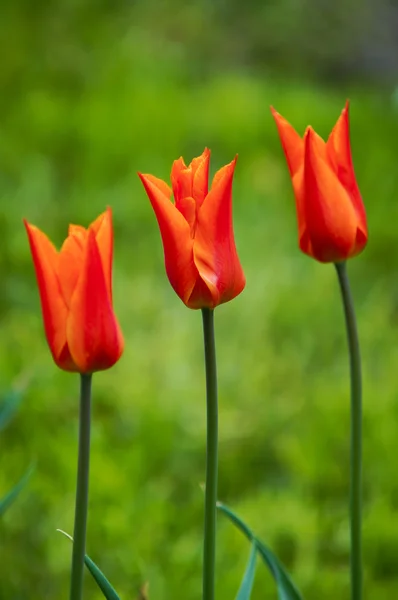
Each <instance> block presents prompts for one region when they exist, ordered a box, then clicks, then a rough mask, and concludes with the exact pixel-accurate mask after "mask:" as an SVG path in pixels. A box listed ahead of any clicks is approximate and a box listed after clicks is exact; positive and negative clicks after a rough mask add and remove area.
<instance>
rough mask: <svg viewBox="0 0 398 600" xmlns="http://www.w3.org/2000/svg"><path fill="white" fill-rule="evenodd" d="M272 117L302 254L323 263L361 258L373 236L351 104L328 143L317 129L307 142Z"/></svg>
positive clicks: (280, 119)
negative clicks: (353, 141)
mask: <svg viewBox="0 0 398 600" xmlns="http://www.w3.org/2000/svg"><path fill="white" fill-rule="evenodd" d="M271 111H272V115H273V117H274V119H275V122H276V125H277V127H278V132H279V137H280V139H281V142H282V147H283V151H284V153H285V156H286V160H287V164H288V167H289V171H290V177H291V179H292V183H293V189H294V194H295V198H296V209H297V221H298V230H299V245H300V248H301V250H302V251H303V252H305V254H308V255H309V256H312V257H313V258H315V259H316V260H319V261H320V262H341V261H344V260H346V259H347V258H351V257H352V256H355V255H356V254H359V253H360V252H361V251H362V250H363V249H364V247H365V245H366V242H367V239H368V230H367V224H366V213H365V208H364V205H363V202H362V198H361V194H360V192H359V188H358V185H357V182H356V179H355V174H354V167H353V164H352V157H351V148H350V133H349V120H348V102H347V104H346V106H345V108H344V110H343V111H342V113H341V115H340V117H339V119H338V121H337V123H336V125H335V126H334V129H333V131H332V133H331V134H330V136H329V139H328V141H327V142H326V143H325V142H324V141H323V140H322V138H320V137H319V135H317V134H316V133H315V131H314V130H313V129H312V127H307V129H306V132H305V135H304V138H301V137H300V136H299V134H298V133H297V132H296V131H295V130H294V129H293V127H292V126H291V125H290V124H289V123H288V122H287V121H286V120H285V119H284V118H283V117H281V115H280V114H278V113H277V112H276V111H275V110H274V109H273V108H271Z"/></svg>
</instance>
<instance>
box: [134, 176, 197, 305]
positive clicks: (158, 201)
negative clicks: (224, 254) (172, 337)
mask: <svg viewBox="0 0 398 600" xmlns="http://www.w3.org/2000/svg"><path fill="white" fill-rule="evenodd" d="M138 175H139V177H140V179H141V181H142V183H143V185H144V188H145V191H146V193H147V195H148V198H149V200H150V202H151V204H152V207H153V210H154V212H155V215H156V218H157V221H158V224H159V229H160V233H161V236H162V241H163V250H164V259H165V266H166V273H167V276H168V278H169V280H170V283H171V285H172V287H173V289H174V290H175V292H176V293H177V294H178V296H179V297H180V298H181V300H182V301H183V302H184V303H185V304H186V303H187V302H188V300H189V297H190V295H191V293H192V290H193V289H194V286H195V283H196V280H197V278H198V271H197V268H196V266H195V263H194V258H193V238H192V237H191V229H190V226H189V224H188V223H187V221H186V219H185V218H184V217H183V215H182V214H181V212H180V211H179V210H178V209H177V208H176V206H175V205H174V204H173V203H172V202H171V201H170V199H169V197H168V196H167V195H166V194H165V193H164V191H163V189H162V187H161V186H159V185H158V183H157V180H156V178H154V177H152V176H150V175H142V174H140V173H139V174H138Z"/></svg>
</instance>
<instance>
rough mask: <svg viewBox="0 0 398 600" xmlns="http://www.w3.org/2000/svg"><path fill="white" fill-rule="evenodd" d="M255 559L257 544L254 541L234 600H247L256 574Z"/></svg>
mask: <svg viewBox="0 0 398 600" xmlns="http://www.w3.org/2000/svg"><path fill="white" fill-rule="evenodd" d="M256 558H257V544H256V542H255V541H253V542H252V547H251V550H250V556H249V560H248V563H247V565H246V570H245V573H244V575H243V579H242V583H241V584H240V588H239V591H238V594H237V596H236V600H249V599H250V596H251V593H252V589H253V583H254V576H255V574H256Z"/></svg>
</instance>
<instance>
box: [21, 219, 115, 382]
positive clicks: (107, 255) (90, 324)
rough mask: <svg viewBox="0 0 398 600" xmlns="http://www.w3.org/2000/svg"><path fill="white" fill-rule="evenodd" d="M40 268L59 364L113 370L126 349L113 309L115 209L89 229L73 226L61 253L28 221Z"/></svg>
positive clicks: (50, 337) (42, 296)
mask: <svg viewBox="0 0 398 600" xmlns="http://www.w3.org/2000/svg"><path fill="white" fill-rule="evenodd" d="M24 224H25V227H26V231H27V234H28V238H29V244H30V249H31V253H32V258H33V263H34V267H35V271H36V278H37V284H38V288H39V294H40V300H41V308H42V314H43V322H44V330H45V334H46V338H47V342H48V345H49V347H50V350H51V353H52V356H53V359H54V361H55V363H56V364H57V365H58V367H60V368H61V369H64V370H65V371H75V372H79V373H81V374H88V373H92V372H94V371H101V370H103V369H108V368H109V367H111V366H112V365H113V364H115V363H116V361H117V360H118V359H119V358H120V356H121V354H122V352H123V337H122V333H121V331H120V328H119V325H118V322H117V320H116V317H115V314H114V312H113V307H112V254H113V229H112V213H111V210H110V209H109V208H108V210H107V211H106V212H104V213H103V214H101V215H100V216H99V217H98V218H97V219H96V220H95V221H94V222H93V223H92V224H91V225H90V226H89V227H88V229H85V228H84V227H81V226H79V225H70V226H69V234H68V237H67V238H66V240H65V242H64V244H63V246H62V248H61V250H60V252H57V250H56V249H55V247H54V246H53V244H52V243H51V242H50V240H49V239H48V238H47V236H46V235H45V234H44V233H43V232H42V231H40V229H38V228H37V227H35V226H34V225H31V224H30V223H28V222H27V221H26V220H25V221H24Z"/></svg>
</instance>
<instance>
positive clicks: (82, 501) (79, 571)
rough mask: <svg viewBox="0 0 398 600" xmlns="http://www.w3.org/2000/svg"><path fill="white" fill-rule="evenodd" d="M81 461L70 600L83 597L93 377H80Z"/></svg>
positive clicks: (78, 477)
mask: <svg viewBox="0 0 398 600" xmlns="http://www.w3.org/2000/svg"><path fill="white" fill-rule="evenodd" d="M80 377H81V379H80V419H79V458H78V464H77V485H76V505H75V527H74V531H73V551H72V573H71V585H70V600H81V598H82V595H83V572H84V555H85V552H86V530H87V507H88V480H89V469H90V421H91V379H92V376H91V375H81V376H80Z"/></svg>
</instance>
